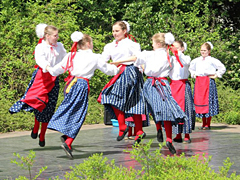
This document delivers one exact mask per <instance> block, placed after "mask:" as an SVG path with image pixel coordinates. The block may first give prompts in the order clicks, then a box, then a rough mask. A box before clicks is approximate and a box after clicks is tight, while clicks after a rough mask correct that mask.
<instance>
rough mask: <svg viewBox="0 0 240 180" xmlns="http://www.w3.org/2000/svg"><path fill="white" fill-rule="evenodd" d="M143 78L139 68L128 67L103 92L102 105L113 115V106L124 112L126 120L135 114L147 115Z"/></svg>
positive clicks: (113, 116)
mask: <svg viewBox="0 0 240 180" xmlns="http://www.w3.org/2000/svg"><path fill="white" fill-rule="evenodd" d="M142 88H143V76H142V73H141V72H140V71H139V70H138V68H137V67H135V66H133V65H130V66H127V67H126V68H125V70H124V72H123V73H122V74H121V75H120V77H119V78H118V79H117V81H116V82H115V83H114V84H113V85H111V86H110V87H108V88H106V89H104V90H103V91H102V100H101V104H103V105H104V106H105V108H106V109H107V110H108V111H109V112H110V113H111V114H112V118H114V119H116V116H115V114H114V112H113V110H112V106H114V107H115V108H117V109H119V110H121V111H123V112H124V113H125V116H126V118H127V117H131V116H133V115H134V114H146V110H145V108H146V107H145V99H144V96H143V90H142Z"/></svg>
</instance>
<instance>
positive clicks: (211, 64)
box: [189, 56, 226, 78]
mask: <svg viewBox="0 0 240 180" xmlns="http://www.w3.org/2000/svg"><path fill="white" fill-rule="evenodd" d="M189 71H190V73H191V76H192V77H195V76H208V75H215V74H216V75H217V77H219V78H221V77H222V75H223V74H224V73H225V72H226V68H225V66H224V65H223V64H222V63H221V61H219V60H218V59H216V58H214V57H211V56H207V57H206V58H205V59H203V57H202V56H200V57H198V58H196V59H194V60H192V61H191V63H190V67H189Z"/></svg>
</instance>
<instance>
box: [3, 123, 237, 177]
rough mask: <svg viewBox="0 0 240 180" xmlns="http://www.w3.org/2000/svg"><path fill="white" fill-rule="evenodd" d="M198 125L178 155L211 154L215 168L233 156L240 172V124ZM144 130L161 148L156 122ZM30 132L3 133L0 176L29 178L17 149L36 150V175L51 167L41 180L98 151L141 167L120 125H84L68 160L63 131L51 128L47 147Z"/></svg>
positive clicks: (179, 145)
mask: <svg viewBox="0 0 240 180" xmlns="http://www.w3.org/2000/svg"><path fill="white" fill-rule="evenodd" d="M198 127H200V124H199V123H197V124H196V130H195V131H194V132H193V133H192V134H191V139H192V143H191V144H182V143H174V146H175V148H176V150H177V155H180V154H181V153H183V152H184V153H185V154H186V156H192V155H196V154H203V153H204V154H206V156H207V157H208V156H212V160H211V162H210V165H212V167H213V168H214V169H215V170H216V171H218V167H219V166H222V165H223V161H224V160H225V159H226V158H227V157H230V159H231V161H233V162H234V165H233V166H232V167H231V169H230V172H234V171H235V172H237V174H240V168H239V167H240V156H239V149H238V148H239V146H240V126H229V125H225V124H212V129H211V130H210V131H203V130H198ZM144 131H145V132H146V134H147V136H146V138H145V139H144V141H145V142H147V141H148V140H150V139H153V144H152V146H151V150H154V149H156V148H158V147H159V146H158V142H157V140H156V128H155V125H153V124H152V125H151V126H150V127H146V128H144ZM30 133H31V132H30V131H24V132H13V133H4V134H0V144H1V152H0V157H1V158H0V179H15V178H16V177H18V176H19V175H23V176H26V177H28V172H27V171H26V170H22V169H20V167H18V166H17V165H15V164H13V163H11V160H12V159H16V157H15V156H13V153H14V152H16V153H19V154H20V155H21V156H26V155H28V153H29V151H30V150H33V151H34V152H36V158H35V160H36V161H35V163H34V166H33V169H32V173H33V174H34V173H36V172H38V170H39V169H40V168H41V167H43V166H48V168H47V170H45V171H44V172H43V173H42V174H41V176H40V177H39V178H38V179H39V180H40V179H49V178H53V177H55V176H59V177H63V175H64V173H65V172H66V171H69V166H74V165H75V164H79V163H81V162H83V160H85V159H87V158H88V157H89V156H91V155H92V154H95V153H103V155H104V157H107V158H108V159H109V160H111V159H115V162H116V164H118V165H120V164H121V165H123V166H125V167H130V166H132V167H134V168H139V165H138V163H137V162H136V161H135V160H132V159H131V158H130V155H129V154H128V153H124V152H123V150H124V149H127V148H131V146H132V143H133V141H132V140H122V141H120V142H118V141H116V137H117V135H118V128H117V127H112V126H105V125H104V124H99V125H84V126H83V127H82V129H81V131H80V133H79V134H78V137H77V138H76V139H75V141H74V142H73V156H74V159H73V160H69V159H68V157H67V156H66V154H65V152H64V151H63V149H62V148H61V147H60V145H61V141H60V138H59V137H60V136H61V134H60V133H57V132H54V131H50V130H48V131H47V134H46V146H45V147H44V148H42V147H40V146H39V145H38V139H31V137H30ZM164 134H165V133H164ZM173 137H174V135H173ZM164 138H165V135H164ZM144 141H143V142H144ZM161 152H162V154H163V155H165V156H166V155H170V152H169V151H168V149H167V148H166V147H163V149H162V151H161Z"/></svg>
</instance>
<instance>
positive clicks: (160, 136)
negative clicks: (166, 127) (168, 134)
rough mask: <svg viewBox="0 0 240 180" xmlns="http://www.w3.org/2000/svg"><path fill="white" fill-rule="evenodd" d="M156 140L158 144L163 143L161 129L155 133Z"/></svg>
mask: <svg viewBox="0 0 240 180" xmlns="http://www.w3.org/2000/svg"><path fill="white" fill-rule="evenodd" d="M157 140H158V142H163V133H162V130H161V129H159V130H158V132H157Z"/></svg>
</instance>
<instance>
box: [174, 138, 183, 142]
mask: <svg viewBox="0 0 240 180" xmlns="http://www.w3.org/2000/svg"><path fill="white" fill-rule="evenodd" d="M173 141H174V142H177V143H182V142H183V140H182V138H181V139H175V138H174V139H173Z"/></svg>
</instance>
